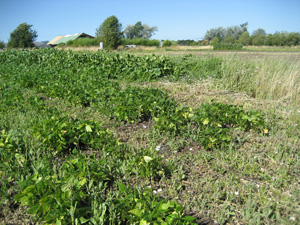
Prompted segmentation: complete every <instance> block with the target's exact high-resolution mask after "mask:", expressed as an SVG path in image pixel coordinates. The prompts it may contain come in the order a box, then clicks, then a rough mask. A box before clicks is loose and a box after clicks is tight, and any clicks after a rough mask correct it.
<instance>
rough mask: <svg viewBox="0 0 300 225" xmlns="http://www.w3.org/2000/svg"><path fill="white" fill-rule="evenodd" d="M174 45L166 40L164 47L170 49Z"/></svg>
mask: <svg viewBox="0 0 300 225" xmlns="http://www.w3.org/2000/svg"><path fill="white" fill-rule="evenodd" d="M171 45H172V42H171V41H170V40H165V41H164V43H163V47H169V46H171Z"/></svg>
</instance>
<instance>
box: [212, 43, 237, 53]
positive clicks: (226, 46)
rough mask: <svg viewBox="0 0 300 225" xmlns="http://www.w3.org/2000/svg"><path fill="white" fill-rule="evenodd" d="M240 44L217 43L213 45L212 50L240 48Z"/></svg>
mask: <svg viewBox="0 0 300 225" xmlns="http://www.w3.org/2000/svg"><path fill="white" fill-rule="evenodd" d="M242 49H243V45H242V44H230V43H218V44H215V45H214V50H237V51H239V50H242Z"/></svg>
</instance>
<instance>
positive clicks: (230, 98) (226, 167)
mask: <svg viewBox="0 0 300 225" xmlns="http://www.w3.org/2000/svg"><path fill="white" fill-rule="evenodd" d="M172 57H173V60H174V61H175V62H177V63H178V64H182V63H183V59H182V56H172ZM215 57H216V56H211V55H210V56H206V55H204V56H200V57H199V56H194V55H190V56H188V57H186V59H184V61H185V62H186V63H188V64H189V65H188V66H190V73H188V74H186V75H185V76H183V77H182V78H181V79H179V80H177V81H174V80H172V81H170V80H168V78H165V79H162V80H158V81H154V82H126V81H121V83H120V85H121V86H122V88H123V89H125V88H126V87H130V86H135V87H141V88H148V87H152V88H156V89H161V90H164V91H166V92H167V93H168V95H169V96H170V98H174V99H175V100H176V101H177V103H178V105H183V106H186V107H191V108H194V109H195V108H199V107H201V105H202V104H203V103H209V104H210V103H211V102H212V101H215V102H219V103H225V104H232V105H241V106H243V107H244V109H245V110H247V111H250V110H255V111H258V112H261V113H262V114H263V115H264V119H265V121H266V123H267V124H268V126H269V129H268V131H267V132H266V133H265V134H264V135H262V134H259V133H257V132H255V131H251V130H250V131H249V132H243V131H241V130H238V129H234V130H233V133H232V135H233V136H234V139H233V140H234V141H232V142H231V143H230V144H229V145H228V146H227V148H225V149H222V150H220V149H210V150H206V149H204V148H203V146H201V145H200V144H199V143H198V142H197V141H195V139H193V138H191V137H189V136H188V135H182V136H176V135H170V134H162V133H160V132H158V131H157V130H156V129H155V128H154V124H155V121H151V120H149V121H144V122H141V123H133V124H128V123H116V122H115V121H112V120H111V119H110V118H107V117H105V116H103V115H102V114H101V113H99V112H97V110H96V109H95V108H93V107H82V106H78V105H74V104H70V103H69V102H68V101H65V100H63V99H58V98H55V99H50V98H49V96H43V95H41V94H40V93H36V92H35V91H33V90H31V89H27V88H25V89H23V90H22V93H23V95H24V96H28V97H29V96H35V97H36V98H38V99H40V98H42V99H43V100H44V101H45V104H46V105H47V107H48V108H49V109H55V110H57V111H59V112H60V113H61V114H64V115H68V116H70V117H73V118H77V119H82V120H86V119H88V120H93V121H96V122H99V123H101V124H103V126H104V127H106V128H108V129H109V130H110V131H111V132H112V133H113V134H114V136H115V137H117V138H118V139H119V141H120V142H122V143H125V144H127V145H129V146H131V147H134V148H137V149H139V148H149V149H152V150H153V151H154V152H156V153H157V154H158V156H159V157H160V158H161V160H162V162H161V163H162V164H169V165H172V168H173V172H172V173H171V175H170V177H168V176H165V177H162V179H160V180H155V179H147V178H140V177H134V178H132V177H129V178H128V177H127V178H126V179H128V180H127V181H128V183H129V184H130V185H132V186H137V187H139V188H141V189H143V188H145V187H150V186H151V188H152V189H153V193H154V194H155V195H156V196H159V197H161V198H163V199H168V200H174V201H176V202H178V203H180V204H182V205H183V206H184V207H185V214H188V215H192V216H194V217H196V218H197V222H198V223H200V224H201V223H202V224H205V223H206V224H213V223H216V224H298V223H299V221H300V220H299V219H300V218H299V216H300V206H299V202H300V189H299V186H300V178H299V177H300V153H299V150H300V149H299V146H300V138H299V137H300V129H299V126H300V102H299V95H300V90H299V86H300V85H299V84H300V82H299V79H300V78H299V77H300V75H299V71H300V70H299V63H298V62H295V61H290V60H282V59H277V58H272V59H267V58H264V59H263V60H259V61H255V60H253V59H251V60H248V59H247V58H246V59H245V58H239V56H232V55H231V56H224V55H223V56H217V58H218V59H216V58H215ZM219 58H220V60H219ZM205 60H207V63H206V62H205ZM210 60H211V61H213V63H212V64H209V63H208V62H211V61H210ZM204 67H207V68H204ZM215 75H216V76H215ZM219 75H220V77H218V76H219ZM1 115H4V116H3V117H2V118H1V123H0V125H1V127H4V128H5V127H10V128H11V129H12V130H13V131H15V132H16V133H19V134H20V133H21V134H22V136H23V137H19V138H21V139H27V140H31V141H30V142H26V143H27V144H28V145H30V146H29V147H30V148H31V149H32V150H37V151H38V150H39V144H38V143H35V142H34V141H35V140H34V139H32V137H31V133H30V127H32V125H33V124H35V123H36V121H38V120H42V119H43V115H41V114H38V112H37V111H35V110H34V109H30V108H27V107H25V109H22V110H19V109H18V108H17V107H15V109H14V110H12V111H10V113H6V114H4V113H2V114H1ZM31 154H32V153H31ZM32 155H34V154H32ZM34 156H35V155H34ZM35 157H37V156H35ZM36 162H38V161H36ZM0 175H1V173H0ZM10 191H11V192H12V193H10V194H11V195H14V192H15V191H16V189H12V190H10ZM9 207H13V205H6V206H3V207H2V208H1V213H0V221H1V220H2V221H3V222H2V223H3V224H6V223H9V221H13V222H14V223H16V224H18V223H24V224H30V221H31V220H30V216H29V215H28V214H27V213H26V210H25V209H26V208H22V207H20V208H17V209H16V208H14V209H13V210H12V209H11V208H9Z"/></svg>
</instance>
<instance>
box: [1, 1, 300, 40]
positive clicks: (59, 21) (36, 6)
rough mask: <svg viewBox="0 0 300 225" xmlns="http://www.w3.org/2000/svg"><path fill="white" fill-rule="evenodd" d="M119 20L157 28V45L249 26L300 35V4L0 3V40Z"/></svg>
mask: <svg viewBox="0 0 300 225" xmlns="http://www.w3.org/2000/svg"><path fill="white" fill-rule="evenodd" d="M111 15H115V16H116V17H117V18H118V19H119V21H120V22H121V23H122V25H123V28H125V27H126V25H128V24H131V25H133V24H135V23H136V22H138V21H141V22H142V23H146V24H148V25H149V26H157V27H158V31H157V32H156V34H155V35H154V36H153V37H152V38H155V39H170V40H180V39H195V40H198V39H202V38H203V37H204V35H205V32H206V31H207V30H209V29H211V28H216V27H219V26H222V27H228V26H234V25H240V24H242V23H245V22H248V23H249V26H248V30H249V31H250V33H251V32H252V31H253V30H255V29H257V28H263V29H265V30H266V32H267V33H274V32H275V31H288V32H300V0H252V1H250V0H248V1H244V0H227V1H226V0H205V1H203V0H180V1H177V0H150V1H142V0H123V1H122V0H107V1H104V0H85V1H82V0H59V1H58V0H50V1H45V0H0V40H1V41H4V42H7V41H8V39H9V37H10V33H11V32H12V31H13V30H14V29H15V28H16V27H17V26H18V25H19V24H21V23H24V22H26V23H28V24H31V25H33V29H34V30H36V31H37V32H38V38H37V40H38V41H46V40H51V39H53V38H54V37H56V36H58V35H66V34H73V33H81V32H85V33H87V34H90V35H95V30H96V28H97V27H99V25H100V24H101V23H102V22H103V21H104V20H105V19H106V18H107V17H109V16H111Z"/></svg>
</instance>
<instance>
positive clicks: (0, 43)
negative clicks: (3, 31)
mask: <svg viewBox="0 0 300 225" xmlns="http://www.w3.org/2000/svg"><path fill="white" fill-rule="evenodd" d="M3 48H5V44H4V42H3V41H0V49H3Z"/></svg>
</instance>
